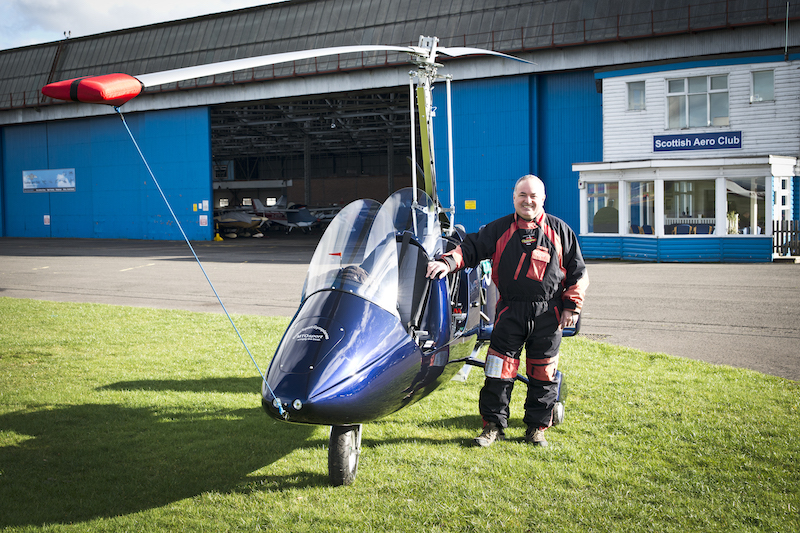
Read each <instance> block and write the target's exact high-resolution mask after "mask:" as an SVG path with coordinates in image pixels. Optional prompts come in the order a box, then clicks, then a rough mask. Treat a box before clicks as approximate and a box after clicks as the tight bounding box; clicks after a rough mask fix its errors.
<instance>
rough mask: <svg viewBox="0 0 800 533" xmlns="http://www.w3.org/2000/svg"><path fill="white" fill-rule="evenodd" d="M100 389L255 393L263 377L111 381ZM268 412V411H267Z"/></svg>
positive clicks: (258, 389)
mask: <svg viewBox="0 0 800 533" xmlns="http://www.w3.org/2000/svg"><path fill="white" fill-rule="evenodd" d="M99 390H113V391H175V392H223V393H245V394H253V393H258V392H259V391H260V390H261V378H259V377H254V378H206V379H202V380H197V379H162V380H157V379H144V380H137V381H120V382H117V383H111V384H110V385H106V386H104V387H100V388H99ZM265 414H266V413H265Z"/></svg>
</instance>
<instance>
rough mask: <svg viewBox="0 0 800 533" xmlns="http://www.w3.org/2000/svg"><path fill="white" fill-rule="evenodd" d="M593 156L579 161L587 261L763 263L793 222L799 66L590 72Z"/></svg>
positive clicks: (779, 60)
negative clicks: (599, 121) (777, 233)
mask: <svg viewBox="0 0 800 533" xmlns="http://www.w3.org/2000/svg"><path fill="white" fill-rule="evenodd" d="M596 78H598V79H599V80H601V81H600V83H601V84H602V93H603V161H602V162H597V163H578V164H575V165H573V170H575V171H578V172H579V173H580V182H579V189H580V209H581V227H580V233H581V239H582V243H583V247H584V249H585V251H586V255H587V257H620V258H630V259H644V260H664V261H669V260H674V261H692V260H695V261H769V260H771V258H772V252H773V250H772V248H773V243H772V228H773V221H776V220H793V219H796V218H797V213H795V208H794V207H793V206H794V205H795V204H796V201H795V199H794V196H795V190H796V189H797V181H798V180H797V178H796V176H798V175H800V165H798V158H799V157H800V61H798V59H797V58H795V57H791V56H786V57H785V58H783V57H775V56H772V57H756V58H753V57H751V58H733V59H721V60H712V61H698V62H693V63H692V62H690V63H680V64H673V65H658V66H649V67H646V68H641V69H628V70H617V71H610V72H600V73H597V74H596Z"/></svg>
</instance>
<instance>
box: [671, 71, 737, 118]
mask: <svg viewBox="0 0 800 533" xmlns="http://www.w3.org/2000/svg"><path fill="white" fill-rule="evenodd" d="M723 77H724V78H725V88H724V89H712V79H715V78H723ZM695 78H705V79H706V83H705V91H704V92H697V91H694V92H692V90H691V88H690V87H691V84H690V81H689V80H691V79H695ZM751 79H752V77H751ZM677 81H681V82H683V90H682V91H679V92H678V91H676V92H670V83H671V82H677ZM729 82H730V75H729V74H728V73H724V74H705V75H701V76H683V77H680V78H665V79H664V85H665V87H664V88H665V95H666V96H665V98H666V100H665V101H666V105H665V109H664V112H665V122H666V129H667V130H676V129H677V130H690V129H701V128H727V127H730V115H731V111H730V83H729ZM701 94H704V95H705V111H706V117H705V124H703V125H698V126H692V125H690V121H691V118H692V116H691V113H690V111H691V104H690V101H691V97H693V96H694V97H696V96H699V95H701ZM718 94H726V95H727V106H726V107H727V116H726V117H714V118H727V120H726V121H725V122H726V123H725V124H714V123H713V119H712V117H711V101H712V95H718ZM677 98H679V99H680V102H681V105H680V106H679V107H680V113H681V114H682V115H683V116H682V117H681V120H680V124H678V125H677V126H672V124H671V122H670V119H671V116H672V114H671V112H670V107H671V106H670V103H671V102H672V101H673V100H672V99H677Z"/></svg>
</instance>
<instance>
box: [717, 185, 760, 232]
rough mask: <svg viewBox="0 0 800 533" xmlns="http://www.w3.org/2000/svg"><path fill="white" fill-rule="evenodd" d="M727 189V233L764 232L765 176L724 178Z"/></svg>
mask: <svg viewBox="0 0 800 533" xmlns="http://www.w3.org/2000/svg"><path fill="white" fill-rule="evenodd" d="M725 185H726V186H727V189H728V233H729V234H735V233H740V234H744V235H758V234H763V233H764V228H765V227H766V226H765V222H764V221H765V214H766V210H765V207H764V192H765V189H766V178H737V179H726V180H725Z"/></svg>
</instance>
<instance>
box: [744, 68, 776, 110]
mask: <svg viewBox="0 0 800 533" xmlns="http://www.w3.org/2000/svg"><path fill="white" fill-rule="evenodd" d="M752 88H753V91H752V92H751V93H750V103H754V102H773V101H775V73H774V71H772V70H761V71H758V72H753V84H752Z"/></svg>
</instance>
